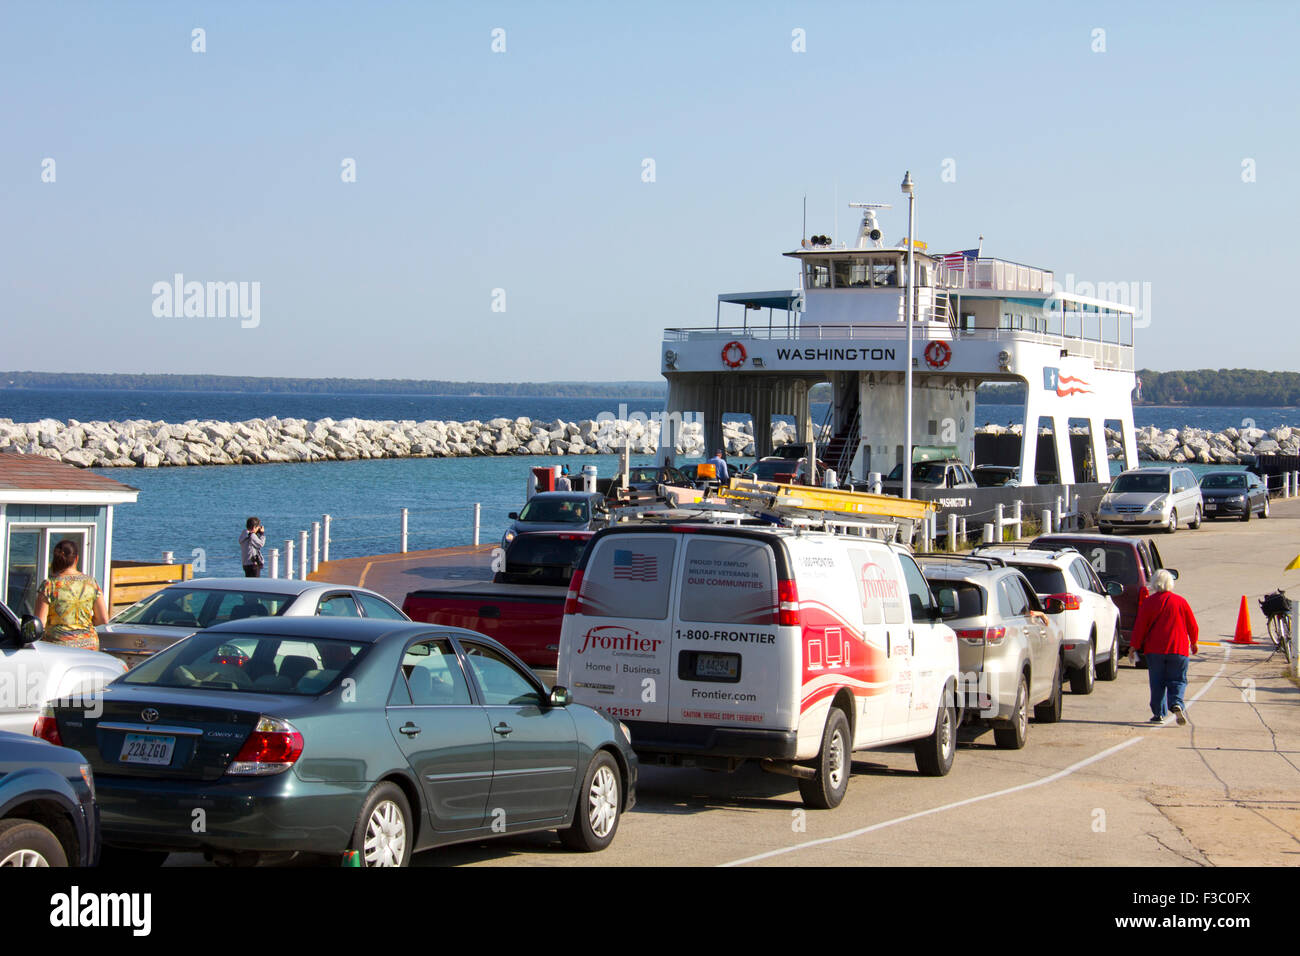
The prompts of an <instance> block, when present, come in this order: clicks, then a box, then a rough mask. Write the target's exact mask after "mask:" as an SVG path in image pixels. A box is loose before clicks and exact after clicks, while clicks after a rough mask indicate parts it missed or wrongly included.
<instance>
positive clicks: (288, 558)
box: [284, 538, 293, 578]
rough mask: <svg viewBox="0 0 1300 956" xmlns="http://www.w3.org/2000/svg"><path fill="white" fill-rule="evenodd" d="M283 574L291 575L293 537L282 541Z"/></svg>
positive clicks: (289, 576) (290, 576) (288, 576)
mask: <svg viewBox="0 0 1300 956" xmlns="http://www.w3.org/2000/svg"><path fill="white" fill-rule="evenodd" d="M284 576H285V577H286V578H292V577H293V538H286V539H285V542H284Z"/></svg>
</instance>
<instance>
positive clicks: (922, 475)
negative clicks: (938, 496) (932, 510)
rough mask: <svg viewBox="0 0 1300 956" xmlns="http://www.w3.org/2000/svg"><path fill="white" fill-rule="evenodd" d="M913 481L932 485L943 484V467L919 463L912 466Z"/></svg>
mask: <svg viewBox="0 0 1300 956" xmlns="http://www.w3.org/2000/svg"><path fill="white" fill-rule="evenodd" d="M912 480H913V481H923V482H925V483H926V484H930V485H939V484H943V465H941V464H934V463H933V462H928V461H918V462H917V463H916V464H914V465H913V466H912Z"/></svg>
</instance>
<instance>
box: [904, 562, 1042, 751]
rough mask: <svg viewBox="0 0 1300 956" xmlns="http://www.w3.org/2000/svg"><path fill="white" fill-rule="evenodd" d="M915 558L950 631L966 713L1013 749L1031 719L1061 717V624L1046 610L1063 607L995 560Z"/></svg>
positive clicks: (1021, 740)
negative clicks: (988, 726) (1043, 599)
mask: <svg viewBox="0 0 1300 956" xmlns="http://www.w3.org/2000/svg"><path fill="white" fill-rule="evenodd" d="M917 561H918V562H920V565H921V573H922V574H924V575H925V579H926V581H928V582H929V584H930V589H931V590H932V591H933V592H934V596H935V598H936V600H938V602H939V606H940V608H941V609H942V612H943V619H944V621H945V623H947V624H948V626H949V627H951V628H952V629H953V630H955V631H956V632H957V653H958V658H959V659H960V663H961V676H962V681H963V683H964V685H965V686H964V688H963V689H964V691H965V697H966V713H967V714H968V715H972V716H978V717H980V718H983V719H984V720H987V721H988V722H989V723H990V724H991V725H992V726H993V739H994V741H995V742H996V743H997V745H998V746H999V747H1001V748H1003V749H1004V750H1019V749H1020V748H1021V747H1023V746H1024V745H1025V740H1026V738H1027V737H1028V734H1029V708H1030V707H1031V706H1032V707H1033V708H1034V720H1036V721H1037V722H1038V723H1040V724H1052V723H1056V722H1057V721H1058V720H1060V719H1061V680H1062V678H1063V677H1064V676H1065V661H1064V659H1063V658H1062V650H1061V636H1062V628H1061V626H1060V624H1058V623H1057V622H1056V621H1052V620H1049V618H1048V616H1047V615H1059V614H1060V613H1061V612H1062V611H1063V610H1065V605H1064V603H1063V602H1061V601H1060V600H1058V599H1055V598H1052V599H1049V600H1048V601H1047V602H1046V605H1044V603H1043V602H1040V601H1039V599H1038V595H1037V594H1035V593H1034V589H1033V587H1032V586H1031V585H1030V583H1029V581H1028V580H1026V579H1025V576H1024V575H1023V574H1021V573H1020V572H1019V571H1018V570H1016V569H1015V568H1010V567H1007V566H1006V563H1005V562H1004V561H1002V560H1001V559H1000V558H995V557H989V558H977V557H954V556H949V555H934V554H919V555H917Z"/></svg>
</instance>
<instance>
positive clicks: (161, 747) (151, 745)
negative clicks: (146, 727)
mask: <svg viewBox="0 0 1300 956" xmlns="http://www.w3.org/2000/svg"><path fill="white" fill-rule="evenodd" d="M175 748H176V738H175V737H159V736H156V735H154V734H127V735H126V743H124V744H123V745H122V756H121V757H119V758H118V759H119V761H120V762H121V763H142V764H148V765H150V766H155V767H165V766H167V765H168V764H170V763H171V762H172V751H173V750H174V749H175Z"/></svg>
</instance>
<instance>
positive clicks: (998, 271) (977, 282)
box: [936, 258, 1055, 293]
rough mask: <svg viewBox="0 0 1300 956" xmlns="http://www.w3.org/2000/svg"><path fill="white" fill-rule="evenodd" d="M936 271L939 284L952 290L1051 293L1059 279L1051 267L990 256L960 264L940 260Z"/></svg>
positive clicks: (967, 260)
mask: <svg viewBox="0 0 1300 956" xmlns="http://www.w3.org/2000/svg"><path fill="white" fill-rule="evenodd" d="M936 272H937V273H938V281H939V285H941V286H943V287H945V288H947V289H950V290H951V289H957V290H962V289H967V290H974V291H980V290H990V291H999V292H1043V293H1050V292H1051V291H1052V287H1053V280H1054V279H1055V273H1053V272H1051V271H1050V270H1048V269H1036V268H1034V267H1033V266H1026V265H1021V264H1020V263H1018V262H1008V261H1007V260H1005V259H989V258H979V259H965V260H963V261H962V263H961V264H960V265H959V264H957V263H945V262H940V263H939V265H938V269H937V270H936Z"/></svg>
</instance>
